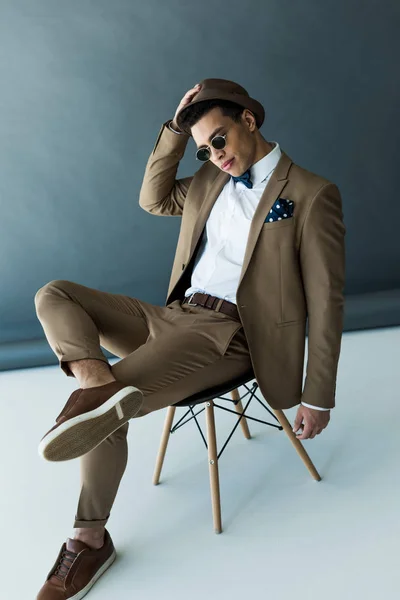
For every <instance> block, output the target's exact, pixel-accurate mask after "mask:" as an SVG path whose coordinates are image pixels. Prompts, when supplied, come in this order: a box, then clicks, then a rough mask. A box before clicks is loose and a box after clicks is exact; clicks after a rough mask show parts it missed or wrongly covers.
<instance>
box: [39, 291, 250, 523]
mask: <svg viewBox="0 0 400 600" xmlns="http://www.w3.org/2000/svg"><path fill="white" fill-rule="evenodd" d="M35 305H36V312H37V316H38V318H39V320H40V322H41V324H42V327H43V330H44V332H45V335H46V337H47V340H48V342H49V344H50V346H51V348H52V350H53V351H54V353H55V354H56V356H57V357H58V359H59V362H60V366H61V368H62V369H63V371H64V372H65V373H66V374H67V375H69V376H73V375H72V373H71V371H70V370H69V368H68V362H69V361H73V360H81V359H88V358H92V359H98V360H102V361H104V362H106V363H108V361H107V358H106V357H105V356H104V354H103V352H102V350H101V347H103V348H105V349H106V350H108V351H110V352H111V353H113V354H115V355H116V356H118V357H120V358H121V360H119V361H118V362H117V363H116V364H114V365H113V366H112V367H111V371H112V373H113V375H114V377H115V378H116V379H117V380H118V381H122V382H123V383H126V384H129V385H134V386H136V387H137V388H139V389H140V390H141V391H142V392H143V395H144V402H143V406H142V408H141V410H140V412H139V413H138V415H137V417H141V416H144V415H146V414H148V413H150V412H152V411H154V410H158V409H161V408H164V407H166V406H170V405H172V404H175V403H176V402H179V401H181V400H184V399H185V398H187V397H188V396H190V395H192V394H194V393H196V392H199V391H201V390H204V389H207V388H209V387H212V386H215V385H219V384H221V383H224V382H226V381H229V380H230V379H233V378H234V377H237V376H240V375H241V374H243V373H245V372H246V371H248V370H249V369H250V368H251V361H250V355H249V350H248V346H247V343H246V339H245V336H244V332H243V328H242V326H241V323H240V322H239V321H236V320H235V319H233V318H232V317H229V316H228V315H225V314H222V313H217V312H215V311H213V310H209V309H207V308H203V307H200V306H188V305H187V304H184V305H183V306H181V303H180V301H178V300H177V301H175V302H173V303H171V304H170V305H169V306H163V307H160V306H153V305H151V304H148V303H146V302H142V301H140V300H137V299H135V298H130V297H128V296H123V295H119V294H109V293H106V292H101V291H98V290H95V289H91V288H88V287H85V286H83V285H79V284H77V283H73V282H70V281H61V280H60V281H52V282H50V283H48V284H47V285H45V286H44V287H43V288H41V289H40V290H39V291H38V293H37V294H36V297H35ZM59 409H60V407H57V410H59ZM127 431H128V424H126V425H125V426H123V427H121V428H120V429H119V430H117V431H116V432H115V433H113V434H112V435H111V436H110V437H109V438H107V439H106V440H105V441H104V442H103V443H102V444H100V446H98V447H97V448H95V449H94V450H92V451H91V452H89V453H87V454H86V455H85V456H83V457H82V458H81V459H80V461H81V482H82V488H81V494H80V499H79V504H78V510H77V514H76V518H75V524H74V527H95V526H96V525H104V524H105V523H106V522H107V520H108V518H109V515H110V511H111V507H112V505H113V503H114V500H115V496H116V494H117V491H118V487H119V484H120V481H121V478H122V475H123V473H124V471H125V467H126V463H127V456H128V451H127V440H126V436H127Z"/></svg>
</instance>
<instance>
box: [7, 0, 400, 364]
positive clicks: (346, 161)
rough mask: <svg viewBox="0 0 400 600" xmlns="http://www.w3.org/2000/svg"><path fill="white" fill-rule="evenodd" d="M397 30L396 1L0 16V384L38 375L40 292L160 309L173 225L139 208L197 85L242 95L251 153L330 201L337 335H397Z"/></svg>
mask: <svg viewBox="0 0 400 600" xmlns="http://www.w3.org/2000/svg"><path fill="white" fill-rule="evenodd" d="M399 25H400V9H399V4H398V2H396V1H395V0H393V1H386V2H378V1H375V0H364V1H362V0H360V1H358V2H355V1H354V0H353V1H349V0H346V1H345V0H339V1H337V0H336V1H331V0H325V1H324V2H321V1H320V0H306V1H304V2H293V1H288V0H246V2H244V1H243V0H242V1H239V0H230V1H229V2H228V3H226V2H224V3H221V2H216V1H215V0H203V1H202V2H198V1H197V0H194V1H193V0H188V1H182V0H146V2H138V1H134V0H132V1H128V0H113V1H111V0H108V1H105V0H96V1H94V0H93V1H92V0H69V1H68V2H65V1H62V0H35V1H34V2H32V1H31V0H26V1H25V2H23V1H19V0H0V85H1V89H0V209H1V212H0V215H1V218H0V368H11V367H15V366H21V365H29V364H38V363H39V364H40V363H45V362H46V361H49V360H53V359H52V358H50V353H49V352H48V350H47V347H46V345H45V343H44V342H43V341H40V340H43V337H42V330H41V327H40V324H39V323H38V321H37V319H36V316H35V312H34V305H33V297H34V294H35V292H36V290H37V289H38V288H39V287H40V286H42V285H44V284H45V283H46V282H47V281H50V280H52V279H70V280H73V281H76V282H79V283H82V284H85V285H88V286H91V287H96V288H100V289H103V290H106V291H111V292H118V293H124V294H129V295H132V296H138V297H140V298H141V299H143V300H147V301H150V302H154V303H160V304H161V303H163V301H164V298H165V294H166V288H167V283H168V279H169V271H170V267H171V263H172V258H173V254H174V248H175V243H176V239H177V233H178V228H179V219H162V218H157V217H152V216H150V215H148V214H146V213H145V212H144V211H142V210H141V209H140V208H139V206H138V203H137V200H138V192H139V189H140V184H141V180H142V176H143V171H144V167H145V164H146V160H147V157H148V155H149V153H150V152H151V150H152V147H153V144H154V141H155V138H156V135H157V133H158V130H159V127H160V126H161V124H162V123H163V122H164V121H165V120H166V119H168V118H170V117H172V116H173V113H174V110H175V108H176V105H177V104H178V102H179V100H180V98H181V96H182V95H183V93H184V92H185V91H186V90H187V89H188V88H189V87H191V86H192V85H194V84H195V83H197V81H199V80H200V79H203V78H204V77H224V78H228V79H234V80H237V81H239V82H240V83H241V84H242V85H244V86H245V87H247V88H248V90H249V91H250V93H251V94H252V95H253V96H254V97H255V98H257V99H258V100H260V101H261V102H262V103H263V104H264V105H265V107H266V109H267V113H268V117H267V121H266V124H265V125H264V127H263V133H264V135H265V137H266V138H267V139H270V140H278V141H279V142H280V144H281V146H282V147H283V149H284V150H285V151H286V152H287V153H288V154H289V155H290V156H291V157H292V158H293V160H295V161H296V162H298V163H299V164H301V165H302V166H304V167H305V168H307V169H309V170H312V171H315V172H317V173H319V174H321V175H324V176H325V177H327V178H329V179H331V180H333V181H334V182H336V183H337V184H338V185H339V187H340V189H341V191H342V195H343V200H344V211H345V220H346V225H347V230H348V235H347V290H346V292H347V295H348V297H349V303H348V306H349V307H350V308H349V310H348V313H347V315H346V318H347V321H346V323H347V328H351V327H353V328H354V327H373V326H377V325H386V324H393V323H397V324H400V308H399V307H400V301H399V292H398V291H399V290H400V268H399V264H400V243H399V233H398V223H399V218H400V199H399V197H398V191H397V190H398V186H396V187H395V173H396V170H398V165H399V164H400V151H399V127H398V116H399V115H398V107H399V106H400V102H399V96H400V84H399V69H398V64H399V58H400V53H399V42H398V41H396V40H398V38H399V36H398V31H399ZM193 150H194V145H193V144H192V143H191V144H190V145H189V150H188V153H187V156H186V157H185V160H184V161H183V164H182V165H181V170H180V175H186V174H190V173H192V172H193V171H194V170H195V169H196V162H195V160H194V158H193ZM365 298H367V302H366V303H365V302H364V300H363V299H365ZM371 307H372V308H371Z"/></svg>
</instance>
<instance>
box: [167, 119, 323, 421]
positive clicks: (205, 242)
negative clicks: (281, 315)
mask: <svg viewBox="0 0 400 600" xmlns="http://www.w3.org/2000/svg"><path fill="white" fill-rule="evenodd" d="M170 129H171V130H172V131H174V129H172V127H170ZM174 133H178V132H177V131H174ZM271 144H272V145H273V146H274V148H273V149H272V150H271V152H270V153H269V154H267V155H266V156H264V158H262V159H261V160H259V161H258V162H256V163H255V164H254V165H253V166H252V167H251V170H250V172H251V174H250V178H251V181H252V183H253V187H252V188H251V189H249V188H247V187H246V186H245V185H244V183H242V182H240V181H239V182H238V183H235V182H234V181H233V179H232V178H231V179H229V181H228V182H227V183H226V185H225V186H224V188H223V189H222V192H221V193H220V195H219V196H218V198H217V200H216V202H215V204H214V206H213V208H212V210H211V213H210V215H209V217H208V219H207V223H206V227H205V229H204V233H203V236H202V239H201V242H200V245H199V249H198V251H197V255H196V259H195V263H194V267H193V273H192V279H191V287H190V288H188V289H187V290H186V292H185V296H190V295H191V294H194V293H196V292H201V293H203V294H210V295H211V296H217V297H218V298H223V299H224V300H228V301H229V302H233V303H235V304H236V292H237V288H238V285H239V279H240V274H241V271H242V266H243V261H244V255H245V251H246V245H247V239H248V236H249V231H250V225H251V221H252V218H253V216H254V213H255V211H256V208H257V206H258V203H259V202H260V199H261V196H262V194H263V192H264V190H265V187H266V185H267V183H268V181H269V179H270V177H271V175H272V173H273V172H274V169H275V167H276V165H277V164H278V162H279V159H280V157H281V155H282V152H281V149H280V146H279V144H278V143H277V142H271ZM302 404H303V406H307V407H308V408H314V409H316V410H329V409H326V408H320V407H318V406H312V405H311V404H305V403H304V402H302Z"/></svg>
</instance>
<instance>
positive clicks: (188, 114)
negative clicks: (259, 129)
mask: <svg viewBox="0 0 400 600" xmlns="http://www.w3.org/2000/svg"><path fill="white" fill-rule="evenodd" d="M213 108H220V109H221V111H222V114H223V115H224V116H225V117H230V118H231V119H232V121H235V122H236V123H238V122H239V121H240V117H241V116H242V113H243V111H244V110H245V109H244V107H243V106H240V104H236V102H231V101H230V100H203V101H202V102H197V103H196V104H192V105H189V106H187V107H186V108H184V109H183V110H182V111H181V112H180V113H179V115H178V118H177V124H178V127H179V128H180V129H182V131H186V132H187V133H190V130H191V128H192V127H193V125H196V123H197V122H198V121H200V119H201V118H202V117H204V115H206V114H207V113H209V112H210V111H211V110H212V109H213Z"/></svg>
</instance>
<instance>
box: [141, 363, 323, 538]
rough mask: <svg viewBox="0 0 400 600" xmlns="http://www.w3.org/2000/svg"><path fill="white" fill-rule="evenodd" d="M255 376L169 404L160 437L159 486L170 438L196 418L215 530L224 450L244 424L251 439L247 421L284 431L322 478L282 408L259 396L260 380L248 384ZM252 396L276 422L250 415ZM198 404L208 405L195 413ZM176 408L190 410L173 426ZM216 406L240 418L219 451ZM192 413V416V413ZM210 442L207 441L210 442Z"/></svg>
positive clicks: (218, 524)
mask: <svg viewBox="0 0 400 600" xmlns="http://www.w3.org/2000/svg"><path fill="white" fill-rule="evenodd" d="M253 379H254V373H253V371H248V372H247V373H245V374H244V375H242V376H241V377H237V378H236V379H234V380H232V381H230V382H228V383H226V384H223V385H219V386H216V387H213V388H209V389H207V390H204V391H202V392H199V393H197V394H194V395H192V396H190V397H189V398H186V399H185V400H182V401H181V402H177V403H176V404H174V405H173V406H170V407H169V408H168V410H167V416H166V419H165V423H164V429H163V433H162V437H161V443H160V448H159V451H158V456H157V461H156V467H155V471H154V476H153V483H154V485H158V484H159V482H160V475H161V470H162V466H163V463H164V458H165V453H166V450H167V446H168V441H169V437H170V435H171V433H175V432H176V431H177V430H178V429H179V428H180V427H182V426H183V425H186V424H187V423H188V422H189V421H192V420H194V422H195V424H196V426H197V428H198V430H199V432H200V435H201V437H202V438H203V441H204V444H205V446H206V448H207V450H208V461H209V471H210V487H211V503H212V512H213V522H214V530H215V533H221V532H222V522H221V501H220V489H219V472H218V460H219V458H220V456H221V454H222V453H223V451H224V450H225V448H226V446H227V444H228V443H229V441H230V439H231V437H232V435H233V434H234V432H235V430H236V429H237V427H238V426H239V424H240V425H241V428H242V432H243V434H244V436H245V438H246V439H251V435H250V431H249V428H248V424H247V421H248V420H251V421H257V422H258V423H264V424H265V425H268V426H270V427H274V428H276V429H278V430H280V431H282V430H283V431H284V432H285V433H286V434H287V436H288V437H289V439H290V441H291V442H292V444H293V446H294V447H295V449H296V451H297V452H298V454H299V456H300V458H301V459H302V461H303V462H304V464H305V466H306V467H307V469H308V470H309V472H310V474H311V476H312V477H313V478H314V479H315V480H316V481H320V480H321V477H320V475H319V473H318V471H317V470H316V468H315V466H314V464H313V463H312V461H311V459H310V457H309V456H308V454H307V452H306V451H305V449H304V447H303V445H302V443H301V441H300V440H299V439H297V437H296V435H295V433H294V432H293V431H292V427H291V425H290V423H289V421H288V419H287V418H286V416H285V415H284V413H283V411H282V410H276V409H273V412H271V410H270V409H269V408H268V406H267V405H266V404H265V403H264V402H263V401H262V400H260V398H259V397H258V396H257V394H256V392H257V390H258V384H257V382H253V384H252V385H251V387H250V386H249V383H250V382H251V381H252V380H253ZM242 386H243V387H244V388H245V389H246V390H247V391H246V392H245V393H243V395H242V396H240V395H239V391H238V388H239V387H242ZM228 393H230V394H231V399H227V398H223V397H222V396H224V395H225V394H228ZM247 396H248V399H247V402H246V405H245V407H244V409H243V405H242V400H244V399H245V398H246V397H247ZM217 399H218V400H222V401H225V402H231V403H233V405H234V410H232V409H229V408H227V407H226V406H221V405H220V404H217V403H216V402H215V401H216V400H217ZM253 399H256V400H257V401H258V402H259V403H260V404H261V406H263V407H264V409H265V410H266V411H267V412H268V413H269V414H270V415H271V416H272V417H273V419H274V420H275V421H277V423H279V424H277V423H269V422H267V421H262V420H261V419H256V418H255V417H251V416H249V415H248V414H247V412H246V411H247V409H248V407H249V405H250V403H251V402H252V400H253ZM199 404H205V408H202V409H201V410H199V411H197V412H196V413H195V411H194V407H195V406H197V405H199ZM177 407H187V408H188V410H187V411H186V412H185V414H184V415H183V416H182V417H181V419H179V421H178V422H177V423H176V424H175V425H173V421H174V416H175V411H176V409H177ZM214 408H218V409H220V410H224V411H227V412H230V413H233V414H234V415H236V416H237V417H238V419H237V422H236V423H235V426H234V427H233V429H232V431H231V433H230V434H229V436H228V438H227V440H226V441H225V443H224V444H223V446H222V448H221V450H220V451H219V452H218V451H217V439H216V432H215V415H214ZM203 411H205V413H206V427H207V440H206V438H205V436H204V434H203V431H202V429H201V427H200V424H199V421H198V419H197V417H198V415H199V414H200V413H201V412H203ZM189 415H190V416H189ZM207 441H208V443H207Z"/></svg>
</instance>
